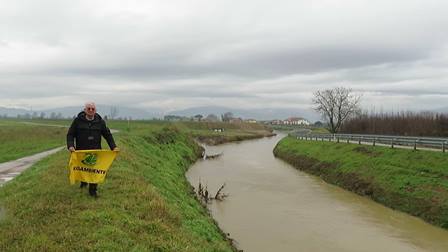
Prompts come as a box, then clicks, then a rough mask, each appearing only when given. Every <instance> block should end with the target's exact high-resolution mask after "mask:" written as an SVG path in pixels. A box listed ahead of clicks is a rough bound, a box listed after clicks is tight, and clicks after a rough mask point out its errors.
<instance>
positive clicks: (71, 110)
mask: <svg viewBox="0 0 448 252" xmlns="http://www.w3.org/2000/svg"><path fill="white" fill-rule="evenodd" d="M111 107H112V106H111V105H101V104H98V105H97V110H98V113H99V114H100V115H101V116H103V117H104V116H106V115H107V116H108V117H109V118H110V114H111ZM115 107H116V108H117V115H116V116H115V118H119V117H121V118H125V117H126V118H127V117H131V118H132V119H152V118H162V117H163V111H162V110H160V109H148V110H145V109H140V108H131V107H122V106H115ZM82 109H83V106H73V107H62V108H53V109H46V110H33V111H32V112H31V111H30V110H25V109H15V108H5V107H0V116H3V115H8V117H17V115H24V114H27V113H28V114H32V113H34V112H36V113H37V114H38V115H40V113H42V112H43V113H45V116H46V117H47V118H48V117H49V116H50V115H51V114H52V113H55V114H59V113H60V114H61V115H62V117H64V118H72V117H73V116H75V115H77V114H78V113H79V112H81V111H82Z"/></svg>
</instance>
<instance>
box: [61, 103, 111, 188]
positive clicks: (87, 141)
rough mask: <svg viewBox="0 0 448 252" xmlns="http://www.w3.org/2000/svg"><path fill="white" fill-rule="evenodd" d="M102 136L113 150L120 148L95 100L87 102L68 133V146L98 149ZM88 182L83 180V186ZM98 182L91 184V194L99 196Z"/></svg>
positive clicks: (70, 148)
mask: <svg viewBox="0 0 448 252" xmlns="http://www.w3.org/2000/svg"><path fill="white" fill-rule="evenodd" d="M101 136H103V137H104V138H105V139H106V141H107V144H108V145H109V147H110V149H111V150H118V148H117V146H116V145H115V141H114V138H113V136H112V133H110V130H109V128H107V126H106V122H105V121H104V120H103V119H102V118H101V116H100V115H98V114H97V113H96V106H95V103H93V102H88V103H86V104H85V107H84V111H82V112H80V113H79V114H78V116H77V117H76V118H75V119H74V120H73V122H72V125H71V126H70V129H69V130H68V133H67V148H68V150H69V151H71V152H72V151H75V149H76V150H98V149H101ZM86 186H87V183H86V182H81V186H80V187H81V188H83V187H86ZM96 191H97V184H89V194H90V195H91V196H93V197H97V193H96Z"/></svg>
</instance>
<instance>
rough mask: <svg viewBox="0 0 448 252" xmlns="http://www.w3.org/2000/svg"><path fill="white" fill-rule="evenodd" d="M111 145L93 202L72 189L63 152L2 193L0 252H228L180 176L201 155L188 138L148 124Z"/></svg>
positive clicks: (210, 220) (176, 131)
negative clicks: (114, 149)
mask: <svg viewBox="0 0 448 252" xmlns="http://www.w3.org/2000/svg"><path fill="white" fill-rule="evenodd" d="M142 128H143V126H142ZM145 128H146V126H145ZM116 140H117V142H118V146H119V147H120V149H121V152H120V154H119V156H118V158H117V160H116V161H115V163H114V164H113V166H112V167H111V170H110V172H109V174H108V177H107V180H106V182H105V183H104V184H103V185H100V186H99V194H100V197H99V198H98V199H93V198H91V197H89V196H88V194H87V191H86V190H81V189H80V188H78V186H77V185H74V186H70V185H69V183H68V178H67V176H68V172H67V169H65V167H66V165H67V158H68V154H67V153H66V152H65V151H62V152H58V153H57V154H55V155H53V156H50V157H48V158H45V159H44V160H42V161H40V162H38V163H37V164H36V165H34V166H33V167H32V168H30V169H29V170H27V171H25V172H23V173H22V174H21V175H19V176H18V177H17V178H15V179H14V180H13V181H11V182H9V183H7V184H5V185H4V186H3V187H2V188H0V209H2V210H1V211H2V213H3V214H2V215H3V217H2V220H0V250H2V251H16V250H20V251H73V250H99V251H232V250H233V248H232V246H231V244H230V242H229V241H228V240H227V239H226V237H225V236H224V235H223V234H222V232H221V231H220V230H219V228H218V227H217V226H216V225H215V222H214V221H213V219H212V218H211V217H210V216H209V214H208V212H207V210H206V209H204V208H203V207H202V206H201V205H200V203H199V202H198V201H197V200H196V198H195V194H194V192H193V190H192V187H191V186H190V184H189V183H188V181H187V180H186V178H185V175H184V174H185V172H186V170H187V169H188V168H189V166H190V165H191V164H192V163H193V162H195V161H196V159H197V158H198V157H199V156H200V154H201V152H202V150H201V148H200V147H199V146H198V145H196V144H195V143H194V141H193V140H192V139H191V137H189V136H188V135H187V133H185V132H183V131H180V130H178V129H176V128H175V127H163V128H160V127H155V128H153V129H151V126H150V125H149V124H148V125H147V130H139V131H132V132H123V133H120V136H117V139H116Z"/></svg>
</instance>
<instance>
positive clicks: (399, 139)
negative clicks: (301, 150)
mask: <svg viewBox="0 0 448 252" xmlns="http://www.w3.org/2000/svg"><path fill="white" fill-rule="evenodd" d="M290 136H293V137H296V138H297V139H301V140H316V141H318V140H320V141H333V142H337V143H339V142H347V143H353V142H357V143H358V144H365V143H370V144H372V145H373V146H375V145H376V144H381V145H388V146H390V147H391V148H394V147H396V146H408V147H411V148H413V149H414V150H417V149H418V148H430V149H438V150H441V151H443V152H446V149H447V147H448V138H442V137H409V136H390V135H363V134H312V133H309V134H300V133H291V134H290Z"/></svg>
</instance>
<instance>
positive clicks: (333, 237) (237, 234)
mask: <svg viewBox="0 0 448 252" xmlns="http://www.w3.org/2000/svg"><path fill="white" fill-rule="evenodd" d="M281 137H283V135H279V136H277V137H273V138H265V139H259V140H253V141H246V142H243V143H239V144H225V145H221V146H213V147H207V152H208V153H210V154H213V153H221V152H223V153H224V155H223V156H221V157H220V158H218V159H215V160H205V161H202V160H201V161H198V162H197V163H196V164H195V165H194V166H193V167H191V168H190V170H189V171H188V173H187V178H188V180H189V181H190V183H191V184H192V185H193V186H195V187H196V186H197V185H198V182H199V179H200V180H201V182H202V183H203V184H207V185H208V188H209V189H210V191H211V193H212V194H213V195H214V193H215V192H216V190H218V188H219V187H220V186H221V185H222V184H223V183H226V189H225V193H227V194H229V197H228V198H226V199H225V201H223V202H214V203H212V204H210V206H209V207H210V210H211V212H212V215H213V217H214V218H215V219H216V220H217V221H218V223H219V225H220V226H221V228H222V229H224V231H225V232H226V233H230V234H231V237H232V238H234V239H236V240H237V241H238V244H239V248H240V249H243V250H244V251H356V252H361V251H375V252H376V251H406V252H408V251H448V231H445V230H443V229H440V228H437V227H434V226H431V225H429V224H427V223H425V222H423V221H421V220H420V219H417V218H415V217H412V216H409V215H406V214H403V213H400V212H397V211H393V210H391V209H389V208H386V207H384V206H382V205H380V204H377V203H375V202H373V201H371V200H369V199H367V198H364V197H360V196H358V195H356V194H354V193H351V192H348V191H345V190H343V189H341V188H338V187H336V186H333V185H329V184H326V183H325V182H323V181H322V180H320V179H319V178H318V177H314V176H311V175H308V174H306V173H303V172H301V171H298V170H296V169H295V168H293V167H291V166H290V165H288V164H286V163H285V162H283V161H281V160H279V159H276V158H274V156H273V154H272V149H273V148H274V146H275V144H276V143H277V142H278V141H279V140H280V139H281Z"/></svg>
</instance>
